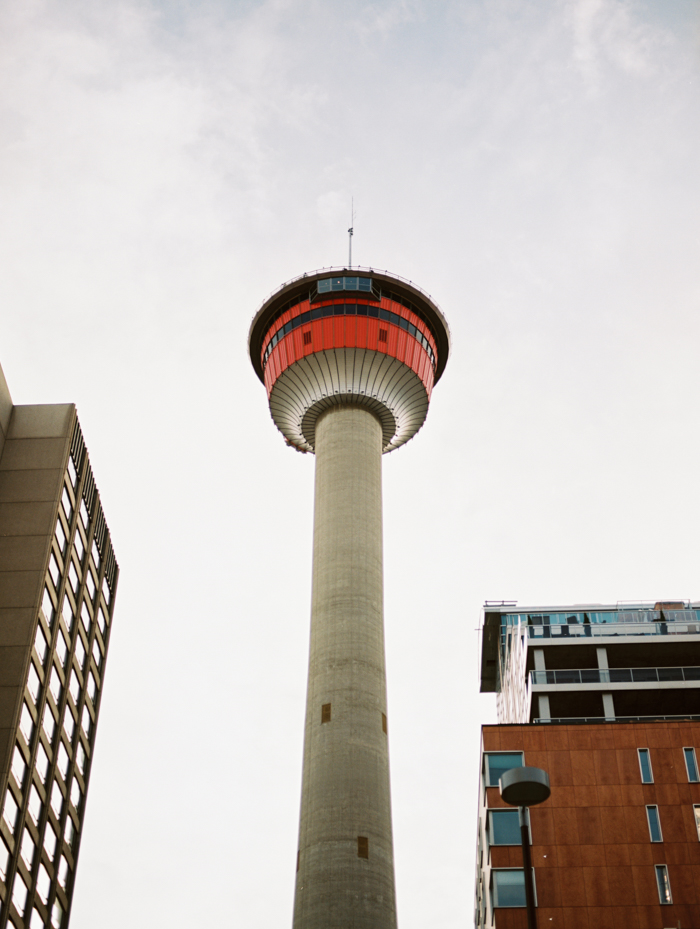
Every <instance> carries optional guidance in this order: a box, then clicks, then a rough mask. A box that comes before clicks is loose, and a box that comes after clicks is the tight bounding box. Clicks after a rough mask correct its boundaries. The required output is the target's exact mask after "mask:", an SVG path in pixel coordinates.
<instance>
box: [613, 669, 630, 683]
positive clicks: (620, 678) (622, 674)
mask: <svg viewBox="0 0 700 929" xmlns="http://www.w3.org/2000/svg"><path fill="white" fill-rule="evenodd" d="M610 682H611V683H612V684H630V683H631V682H632V672H631V671H630V669H629V668H610Z"/></svg>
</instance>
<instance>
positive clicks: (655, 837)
mask: <svg viewBox="0 0 700 929" xmlns="http://www.w3.org/2000/svg"><path fill="white" fill-rule="evenodd" d="M647 822H648V823H649V836H650V837H651V841H652V842H663V837H662V835H661V821H660V820H659V808H658V806H648V807H647Z"/></svg>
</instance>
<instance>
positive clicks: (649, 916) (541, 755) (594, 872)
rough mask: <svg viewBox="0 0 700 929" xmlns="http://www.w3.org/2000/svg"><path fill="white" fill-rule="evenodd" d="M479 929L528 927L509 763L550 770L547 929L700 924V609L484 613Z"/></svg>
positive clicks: (543, 883)
mask: <svg viewBox="0 0 700 929" xmlns="http://www.w3.org/2000/svg"><path fill="white" fill-rule="evenodd" d="M481 690H482V692H495V693H496V694H497V705H498V720H499V724H498V725H494V726H484V727H483V729H482V746H481V766H480V788H479V824H478V836H477V864H476V890H475V925H476V926H477V927H479V929H482V927H487V926H488V927H492V926H495V927H498V929H504V927H505V929H519V927H525V926H526V925H527V920H526V913H525V909H524V906H525V899H524V880H523V870H522V854H521V847H520V830H519V826H518V812H517V810H512V809H509V808H508V807H506V805H505V804H504V803H503V801H502V800H501V797H500V794H499V790H498V779H499V777H500V775H501V774H502V773H503V771H505V770H507V769H508V768H512V767H520V766H521V765H527V766H533V767H539V768H543V769H545V770H546V771H547V772H548V773H549V776H550V781H551V787H552V794H551V797H550V799H549V800H547V801H546V802H545V803H543V804H542V805H541V806H538V807H535V808H533V809H531V810H530V828H531V835H530V838H531V846H532V865H533V870H534V876H535V888H536V898H537V905H538V914H539V916H538V922H539V926H540V929H541V927H549V926H551V927H553V929H554V927H561V929H579V927H591V929H592V927H596V929H599V927H608V926H609V927H620V926H624V927H625V929H637V927H638V929H663V927H674V929H676V927H679V926H680V927H685V929H690V927H695V926H700V776H699V772H698V752H700V603H691V602H685V601H659V602H656V603H626V604H616V605H610V606H603V605H600V604H591V605H577V606H573V607H549V608H547V607H537V608H523V607H518V606H517V605H515V604H510V603H500V604H494V603H487V604H486V605H485V607H484V623H483V639H482V655H481Z"/></svg>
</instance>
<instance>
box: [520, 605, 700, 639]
mask: <svg viewBox="0 0 700 929" xmlns="http://www.w3.org/2000/svg"><path fill="white" fill-rule="evenodd" d="M685 612H688V613H692V621H687V620H686V621H678V620H675V621H671V622H667V621H661V620H659V621H656V622H650V621H648V620H641V621H634V622H618V623H607V622H596V623H567V624H566V625H564V624H556V625H554V624H552V625H533V626H526V627H525V628H526V629H527V634H528V637H529V638H531V639H555V638H567V637H568V638H573V637H576V636H578V637H585V636H587V637H590V638H595V637H599V636H602V637H609V636H622V635H624V636H630V635H633V636H637V635H697V634H698V633H700V617H698V616H697V615H696V614H697V611H696V610H687V611H685Z"/></svg>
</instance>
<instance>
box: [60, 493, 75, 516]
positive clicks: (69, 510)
mask: <svg viewBox="0 0 700 929" xmlns="http://www.w3.org/2000/svg"><path fill="white" fill-rule="evenodd" d="M61 505H62V506H63V512H64V513H65V514H66V522H67V523H68V524H69V525H70V518H71V516H72V515H73V504H72V503H71V502H70V496H69V495H68V491H67V490H66V488H65V487H64V488H63V495H62V496H61Z"/></svg>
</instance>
